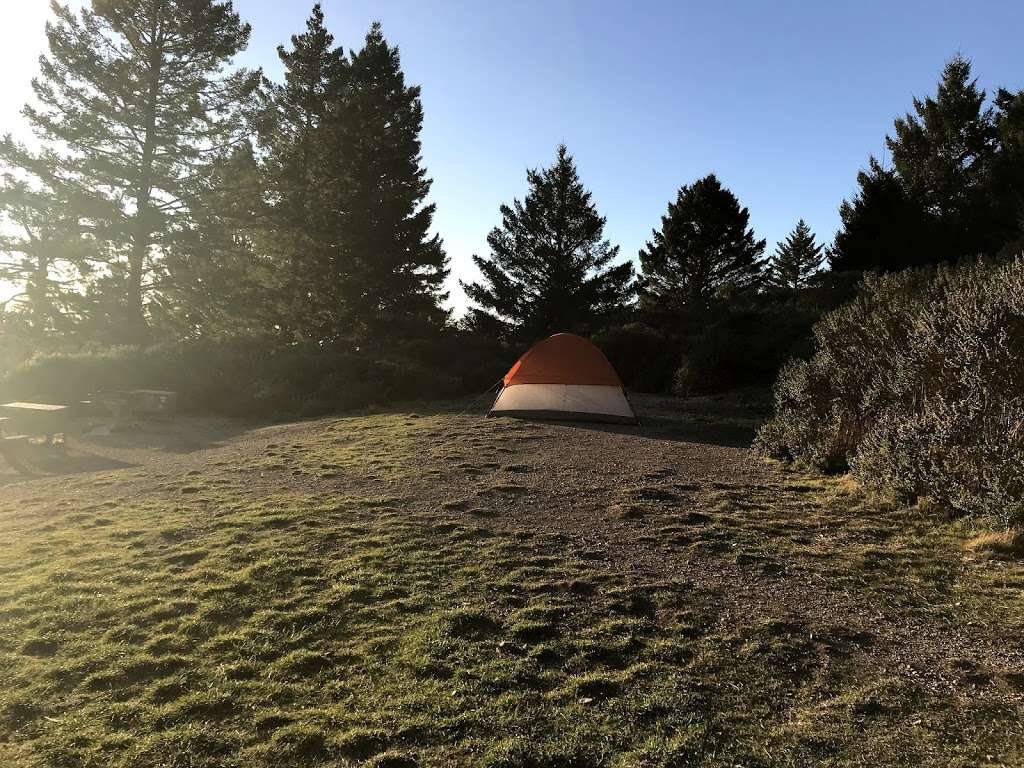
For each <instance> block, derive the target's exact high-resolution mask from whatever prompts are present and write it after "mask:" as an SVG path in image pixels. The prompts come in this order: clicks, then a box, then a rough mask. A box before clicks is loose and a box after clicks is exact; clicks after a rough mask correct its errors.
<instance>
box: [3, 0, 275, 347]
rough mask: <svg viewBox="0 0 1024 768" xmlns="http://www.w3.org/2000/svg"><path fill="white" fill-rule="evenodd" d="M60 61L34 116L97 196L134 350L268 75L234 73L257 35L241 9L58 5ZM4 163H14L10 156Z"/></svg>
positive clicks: (194, 2) (45, 77) (110, 285)
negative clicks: (170, 255)
mask: <svg viewBox="0 0 1024 768" xmlns="http://www.w3.org/2000/svg"><path fill="white" fill-rule="evenodd" d="M52 8H53V11H54V13H55V15H56V20H55V21H54V22H52V23H50V24H48V25H47V39H48V41H49V53H48V54H46V55H44V56H42V57H41V58H40V67H41V72H40V75H39V77H38V78H36V79H35V80H33V89H34V91H35V94H36V97H37V100H38V103H39V106H38V107H36V106H28V107H26V108H25V110H24V114H25V116H26V117H27V118H28V120H29V121H30V123H31V125H32V127H33V129H34V130H35V132H36V134H37V135H38V137H39V138H40V139H41V140H42V141H43V142H44V144H45V145H46V146H47V147H48V148H49V149H50V151H51V159H52V161H53V164H54V166H53V167H54V175H56V176H58V177H59V178H60V179H61V180H62V183H64V184H68V185H73V186H74V187H75V188H76V189H77V190H78V191H79V192H80V193H81V194H82V195H83V196H88V197H89V198H90V199H89V200H88V201H87V205H86V209H87V210H88V211H89V217H90V219H91V230H92V236H93V237H94V238H96V239H97V241H100V242H102V243H104V244H105V250H106V251H107V252H108V253H109V255H110V257H111V258H112V263H111V265H110V275H109V276H108V277H109V279H106V280H105V281H104V282H103V283H102V284H100V283H97V284H96V285H94V286H93V292H94V293H95V291H97V290H99V289H100V288H105V289H109V290H116V291H121V292H123V293H122V294H121V295H119V296H109V297H106V298H105V299H104V300H103V301H104V303H105V304H106V305H107V306H110V307H113V306H116V305H120V306H121V307H122V308H123V313H124V314H123V318H124V326H125V327H123V328H121V329H118V331H119V332H118V335H119V336H120V337H121V338H122V339H123V340H125V341H135V342H138V341H143V340H145V339H146V337H147V335H148V327H147V320H146V307H145V304H146V299H147V293H148V291H149V288H150V283H151V278H152V276H153V274H154V271H155V270H158V268H159V262H160V260H161V254H162V252H163V250H164V249H166V248H167V247H168V246H169V245H170V244H171V243H173V241H174V238H175V236H176V233H177V232H178V231H179V229H180V226H181V222H182V221H183V220H187V218H188V215H189V213H188V212H189V205H190V200H191V197H192V195H193V193H194V190H195V186H196V184H197V183H198V182H200V181H201V179H202V176H203V174H204V173H205V172H206V169H207V167H208V163H207V162H206V159H207V158H208V157H209V156H210V155H211V154H212V153H215V152H216V151H218V150H219V149H220V148H221V147H223V146H224V145H226V144H229V143H230V142H232V141H233V140H234V139H235V137H236V135H237V133H238V129H239V122H238V119H237V116H238V109H237V108H238V106H239V104H240V103H241V102H243V101H244V100H245V99H246V98H247V97H248V95H249V94H250V93H251V91H252V90H253V88H255V86H256V84H257V82H258V78H257V75H255V74H253V73H248V72H236V73H235V74H231V75H225V73H224V68H225V66H226V64H227V63H228V62H229V61H230V60H231V58H232V57H233V56H234V55H235V54H236V53H238V52H239V51H240V50H242V49H243V48H245V46H246V43H247V42H248V39H249V27H248V25H246V24H243V23H241V21H240V20H239V17H238V14H236V13H235V12H234V10H233V8H232V4H231V2H230V0H221V1H218V0H94V2H93V4H92V8H91V9H90V8H85V9H83V10H82V11H81V15H80V16H77V17H76V16H75V14H74V13H73V12H72V11H71V10H70V9H69V8H68V7H66V6H62V5H60V4H59V3H57V2H54V3H53V4H52ZM0 159H2V160H5V161H7V162H8V163H10V162H11V161H12V159H13V158H11V157H10V156H9V155H8V156H5V157H3V158H0Z"/></svg>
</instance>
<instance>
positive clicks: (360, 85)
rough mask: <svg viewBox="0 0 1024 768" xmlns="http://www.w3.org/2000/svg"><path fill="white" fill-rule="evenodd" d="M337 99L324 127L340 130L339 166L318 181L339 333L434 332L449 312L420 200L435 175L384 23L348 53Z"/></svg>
mask: <svg viewBox="0 0 1024 768" xmlns="http://www.w3.org/2000/svg"><path fill="white" fill-rule="evenodd" d="M343 105H344V108H343V110H341V111H340V112H339V113H337V114H335V115H332V116H331V118H330V119H331V121H332V123H333V124H331V125H328V130H333V131H335V132H336V135H338V136H340V137H341V149H340V158H341V162H342V164H343V167H344V173H339V174H337V175H336V177H335V179H334V182H335V183H333V184H328V185H325V187H324V189H323V193H324V196H325V198H326V200H327V206H328V207H329V208H333V209H335V210H338V211H339V212H340V214H341V216H340V223H341V227H342V238H341V240H340V242H338V244H337V247H338V254H337V260H338V262H339V268H338V274H339V278H338V279H339V287H340V291H339V294H340V295H339V299H338V301H339V304H341V305H343V307H344V311H345V318H346V320H347V322H345V323H344V324H343V325H341V326H339V327H337V328H336V329H335V335H336V337H337V338H339V339H345V338H347V339H349V340H352V341H354V342H355V343H356V344H357V345H359V344H361V343H363V342H365V341H367V340H373V339H381V338H416V337H421V336H423V335H424V334H430V333H432V332H435V331H437V330H439V329H440V328H442V327H443V325H444V323H445V322H446V320H447V312H446V311H445V310H443V309H442V308H441V302H442V301H443V300H444V299H445V298H446V294H444V293H443V291H442V286H443V283H444V280H445V278H446V277H447V275H448V267H447V263H448V260H447V257H446V255H445V252H444V247H443V245H442V242H441V239H440V237H439V236H437V235H430V234H429V232H430V227H431V222H432V220H433V216H434V205H433V204H432V203H431V204H426V203H425V202H424V201H425V199H426V197H427V194H428V193H429V191H430V186H431V180H430V179H429V178H428V177H427V173H426V169H425V168H424V167H423V161H422V157H421V154H420V137H419V134H420V129H421V127H422V125H423V106H422V104H421V102H420V88H419V86H408V85H406V84H405V76H404V74H403V73H402V68H401V60H400V58H399V55H398V49H397V48H393V47H390V46H389V45H388V44H387V41H386V40H385V39H384V35H383V33H382V32H381V27H380V24H376V23H375V24H374V25H373V27H372V28H371V29H370V32H369V33H368V34H367V35H366V40H365V43H364V45H363V48H362V49H361V50H360V51H358V52H356V53H355V54H353V55H352V58H351V64H350V67H349V70H348V74H347V82H346V87H345V91H344V101H343Z"/></svg>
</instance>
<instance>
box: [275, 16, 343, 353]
mask: <svg viewBox="0 0 1024 768" xmlns="http://www.w3.org/2000/svg"><path fill="white" fill-rule="evenodd" d="M277 55H278V57H279V58H280V60H281V63H282V64H283V65H284V70H285V71H284V82H283V83H281V84H279V85H269V86H268V91H269V106H270V109H269V111H268V114H267V115H266V119H265V120H264V121H263V123H262V130H261V132H260V133H261V137H260V138H261V144H262V148H263V156H264V168H265V176H266V185H267V188H268V193H269V197H270V202H271V206H270V210H269V213H268V218H267V234H266V237H265V239H264V243H265V245H266V246H267V247H268V248H269V249H270V250H271V251H272V253H273V258H274V260H275V261H276V262H277V263H278V265H279V266H280V268H281V269H282V271H283V272H284V275H285V278H284V280H283V282H282V285H281V286H280V288H281V295H280V296H279V302H278V324H279V326H280V327H281V329H282V330H283V331H284V332H285V334H286V335H287V336H289V337H291V338H294V339H296V340H307V341H320V340H322V339H324V338H325V337H329V336H331V335H333V334H334V333H335V332H336V329H337V328H338V326H339V325H340V324H341V322H342V321H341V320H339V315H340V314H341V311H342V308H341V306H340V297H339V295H338V292H337V286H338V283H339V281H341V280H342V279H343V278H344V273H345V270H344V263H343V254H342V252H341V247H340V240H341V238H342V234H341V231H340V229H339V228H340V224H341V219H342V216H343V214H344V211H343V210H342V209H341V208H340V207H339V201H338V196H337V194H336V191H337V190H338V189H344V188H345V187H346V185H347V181H346V179H347V170H346V168H345V166H344V160H345V158H344V156H343V146H342V140H341V138H340V137H339V135H338V131H337V130H335V128H336V126H337V125H338V124H339V123H340V122H341V121H343V120H344V117H345V112H346V110H345V104H344V102H345V87H346V83H347V70H348V61H347V59H346V57H345V53H344V50H343V49H342V48H341V46H335V45H334V37H333V36H332V35H331V34H330V33H329V32H328V31H327V28H326V26H325V25H324V14H323V10H322V9H321V7H320V4H319V3H317V4H316V5H314V6H313V10H312V12H311V13H310V16H309V19H308V20H307V21H306V31H305V32H303V33H302V34H299V35H293V36H292V38H291V48H290V49H286V48H285V47H284V46H278V49H277ZM331 190H333V191H335V194H331V193H330V191H331ZM332 203H334V204H333V205H332Z"/></svg>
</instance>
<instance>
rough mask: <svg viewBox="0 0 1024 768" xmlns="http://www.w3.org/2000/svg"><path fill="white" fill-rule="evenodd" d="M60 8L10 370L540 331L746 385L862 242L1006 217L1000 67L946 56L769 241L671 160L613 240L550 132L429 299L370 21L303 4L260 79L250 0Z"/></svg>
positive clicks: (267, 363)
mask: <svg viewBox="0 0 1024 768" xmlns="http://www.w3.org/2000/svg"><path fill="white" fill-rule="evenodd" d="M55 8H56V16H55V18H54V19H53V20H52V22H51V23H50V25H49V26H48V28H47V36H48V41H49V50H48V52H47V53H46V54H45V55H44V56H43V57H42V58H41V68H40V72H39V75H38V76H37V78H36V79H35V80H34V81H33V87H34V90H35V93H36V100H35V102H34V103H33V105H30V106H28V107H26V109H25V115H26V117H27V119H28V121H29V123H30V124H31V126H32V128H33V130H34V132H35V134H36V136H37V138H38V140H39V141H38V149H30V148H28V147H27V146H25V145H23V144H19V143H18V142H16V141H14V140H13V139H11V138H10V137H7V138H6V139H4V141H3V142H2V144H0V164H2V165H3V178H2V182H0V213H2V216H3V219H4V224H3V227H2V228H0V233H2V234H0V237H2V242H0V279H2V280H6V281H8V282H12V283H15V284H17V285H18V286H19V288H20V292H19V294H18V295H17V296H16V297H15V298H14V299H12V300H11V301H10V302H8V303H7V305H6V306H5V307H4V311H3V312H2V313H0V323H2V330H3V348H2V349H0V366H2V367H3V368H4V369H5V370H7V371H8V374H7V385H6V386H7V388H8V390H9V391H15V390H17V391H18V392H23V393H24V394H26V395H31V394H32V392H30V391H29V390H32V389H33V388H34V391H35V392H37V393H45V390H46V387H47V386H49V387H50V388H51V390H55V389H57V388H59V387H58V384H57V382H61V383H60V386H65V384H66V382H67V381H73V380H75V378H76V377H75V375H74V374H73V373H69V371H72V370H75V366H76V365H78V366H86V365H87V362H88V361H90V360H92V362H89V363H88V365H91V366H92V367H90V368H89V369H88V375H87V376H86V375H85V374H83V376H84V378H87V379H88V381H89V382H90V383H95V384H96V385H97V386H98V385H118V384H119V383H122V382H124V381H125V380H126V379H133V383H138V384H139V385H147V386H160V385H163V386H172V385H174V386H180V387H181V388H183V389H189V388H191V390H190V391H192V390H194V395H195V397H194V400H195V401H196V402H197V403H198V402H202V403H206V404H207V405H208V406H209V407H211V408H213V407H219V406H216V405H215V404H216V403H221V402H231V403H233V404H234V406H235V407H234V409H235V410H243V411H245V410H248V411H251V412H259V413H270V412H282V411H309V410H313V411H320V410H325V409H329V408H331V407H348V406H353V405H360V404H364V403H365V402H372V401H374V400H375V399H377V400H380V399H387V398H390V397H400V396H404V394H405V392H406V390H405V388H404V385H402V384H401V382H400V377H401V371H402V370H403V367H404V368H406V369H407V370H408V371H409V372H410V373H412V372H413V371H415V375H416V376H417V377H418V378H419V380H420V381H422V382H434V383H436V386H435V385H434V384H431V385H429V386H427V385H424V386H421V387H419V388H418V389H416V390H415V391H416V392H418V393H421V394H428V395H429V394H451V393H455V392H460V391H472V390H475V391H479V390H480V389H483V388H484V387H486V386H487V384H489V383H490V382H491V381H493V379H494V378H496V377H497V376H498V375H499V374H500V373H501V372H502V371H503V368H504V367H505V366H507V365H508V362H509V360H510V359H512V358H513V357H514V356H515V354H517V353H519V352H521V351H522V350H523V349H524V348H525V347H526V346H528V345H529V344H530V343H532V342H533V341H535V340H537V339H539V338H541V337H543V336H546V335H548V334H550V333H553V332H558V331H573V332H577V333H581V334H585V335H587V336H590V337H592V338H594V339H595V340H596V341H597V342H598V343H599V344H600V345H601V346H602V348H603V349H604V350H605V351H606V353H607V354H608V355H609V356H610V357H611V358H612V360H613V362H614V363H615V364H616V366H617V367H618V369H619V370H620V372H621V373H622V374H623V376H624V378H625V379H626V381H627V383H628V384H629V385H630V386H631V387H633V388H635V389H641V390H649V391H650V390H654V391H667V390H670V389H672V390H674V391H676V392H679V393H702V392H714V391H720V390H724V389H729V388H733V387H738V386H746V385H767V384H768V383H769V382H770V381H771V380H772V379H773V378H774V376H775V374H776V372H777V371H778V370H779V368H780V367H781V366H782V365H783V363H784V362H785V361H786V360H788V359H790V358H792V357H798V358H806V357H808V356H809V355H810V354H811V353H812V351H813V341H812V334H811V328H812V326H813V325H814V323H815V322H816V321H817V320H818V319H819V318H820V317H821V316H822V314H823V313H825V312H827V311H829V310H832V309H834V308H835V307H838V306H840V305H841V304H843V303H844V302H846V301H848V300H849V299H850V298H852V297H853V296H854V294H855V291H856V286H857V284H858V282H859V281H860V277H861V274H862V273H863V272H864V271H883V272H884V271H896V270H900V269H904V268H906V267H908V266H921V265H926V264H934V263H941V262H953V261H956V260H959V259H962V258H974V257H977V256H985V257H991V258H995V257H998V256H999V255H1000V254H1006V253H1011V252H1012V251H1013V250H1014V248H1019V246H1020V243H1021V242H1022V241H1024V203H1022V190H1024V92H1016V93H1014V92H1010V91H1007V90H1005V89H1000V90H999V91H998V92H997V93H996V95H995V98H994V99H993V100H992V101H991V103H990V102H989V100H988V99H987V97H986V95H985V93H984V92H983V91H981V90H980V89H979V88H978V87H977V84H976V82H975V81H974V80H973V79H972V78H971V74H970V65H969V64H968V62H967V61H965V60H964V59H962V58H959V57H957V58H955V59H953V60H952V61H951V62H950V63H949V64H948V65H947V66H946V68H945V70H944V71H943V74H942V79H941V81H940V84H939V88H938V92H937V93H936V95H935V96H933V97H929V98H926V99H922V100H917V101H915V102H914V112H913V114H908V115H906V116H905V117H902V118H900V119H898V120H896V123H895V129H894V135H893V136H892V137H889V138H888V144H889V149H890V152H891V155H892V164H891V167H889V166H886V165H883V164H882V163H880V162H878V161H877V160H875V159H874V158H870V159H869V162H868V164H867V165H868V168H867V170H866V171H864V172H862V173H861V174H860V176H859V177H858V182H859V190H858V192H857V194H856V195H855V196H854V197H853V199H851V200H849V201H846V202H844V203H843V204H842V206H841V209H840V211H841V217H842V223H843V226H842V230H841V231H840V232H839V233H838V234H837V236H836V238H835V241H834V242H833V243H831V244H828V245H827V246H826V244H825V243H823V242H820V241H819V240H818V239H817V238H816V236H815V235H814V233H812V232H811V231H810V228H809V227H808V226H807V224H806V223H805V222H803V221H802V220H801V221H799V222H797V223H796V224H795V226H794V228H793V231H792V232H791V234H790V235H789V236H788V237H787V238H786V239H785V240H784V241H783V242H781V243H779V244H778V245H777V246H776V247H775V248H774V249H773V251H772V252H770V253H769V252H768V248H767V243H766V242H765V241H764V240H763V239H759V238H758V237H757V236H756V234H755V233H754V232H753V230H752V228H751V226H750V221H749V218H750V216H749V212H748V210H747V209H746V208H745V207H743V205H742V204H741V203H740V201H739V200H738V199H737V198H736V196H735V195H734V194H733V193H732V192H731V191H730V190H729V189H728V188H727V187H726V186H724V185H723V184H722V183H721V181H720V180H719V179H718V178H717V177H716V176H715V175H713V174H712V175H708V176H706V177H704V178H700V179H697V180H695V181H692V182H691V183H688V184H685V185H683V186H682V187H681V188H680V190H679V192H678V195H677V196H676V198H675V199H674V200H672V201H670V202H669V204H668V206H667V210H666V211H665V213H664V215H663V216H662V218H661V221H660V224H659V225H658V226H657V227H656V228H655V229H654V230H653V232H652V235H651V239H650V241H649V242H648V243H647V245H646V246H645V247H644V248H643V249H642V250H641V252H640V254H639V259H638V261H639V270H635V269H634V267H633V263H632V262H630V261H624V260H623V259H622V255H621V254H620V253H619V249H618V247H617V246H615V245H614V244H612V243H610V242H609V241H608V240H607V238H605V236H604V228H605V219H604V217H603V216H602V215H601V213H600V211H599V209H598V206H597V204H596V203H595V201H594V200H593V199H592V196H591V194H590V193H589V191H588V190H587V189H586V186H585V185H584V183H583V182H582V181H581V179H580V177H579V173H578V171H577V168H576V166H575V163H574V161H573V158H572V156H571V155H570V153H569V151H568V150H567V149H566V148H565V147H560V148H559V149H558V151H557V155H556V157H555V159H554V161H553V163H552V164H551V165H550V166H549V167H546V168H540V169H537V170H532V171H529V172H528V174H527V191H526V194H525V196H524V197H523V198H522V199H515V200H513V201H512V202H511V203H510V204H508V205H504V206H502V207H501V209H500V211H499V216H500V220H499V223H498V226H496V227H495V228H494V230H493V231H492V232H491V233H490V235H489V236H488V238H487V243H488V246H489V252H488V253H486V254H483V255H479V256H475V257H474V259H475V261H476V264H477V266H478V267H479V271H480V277H479V279H478V280H476V281H472V282H468V283H464V284H463V287H464V289H465V291H466V293H467V295H468V297H469V299H470V300H471V302H472V308H471V309H470V311H469V312H468V313H467V315H466V316H465V317H463V318H460V319H458V320H454V319H453V318H452V317H451V316H450V314H449V313H448V312H447V311H446V310H445V308H444V304H445V301H446V298H447V297H446V296H445V294H444V292H443V291H444V289H443V283H444V281H445V279H446V277H447V275H448V262H447V258H446V254H445V251H444V247H443V243H442V242H441V240H440V238H439V237H438V236H436V235H432V234H431V222H432V216H433V213H434V208H433V205H432V204H430V203H428V202H427V200H428V194H429V190H430V179H429V178H428V177H427V173H426V169H425V168H424V165H423V161H422V157H421V148H420V138H419V134H420V128H421V125H422V120H423V109H422V105H421V103H420V98H419V95H420V91H419V87H418V86H413V85H409V84H407V83H406V82H405V78H404V75H403V72H402V69H401V62H400V59H399V55H398V50H397V49H396V48H394V47H393V46H391V45H389V44H388V42H387V41H386V40H385V38H384V36H383V33H382V30H381V28H380V26H379V25H374V26H373V27H372V28H371V30H370V31H369V33H368V34H367V35H366V38H365V40H364V41H363V43H362V46H361V47H360V48H359V49H350V50H346V49H344V48H343V47H342V46H340V45H337V44H336V43H335V41H334V39H333V37H332V35H331V33H330V32H329V31H328V29H327V28H326V26H325V21H324V17H323V14H322V12H321V9H320V7H319V6H314V8H313V10H312V13H311V15H310V17H309V19H308V21H307V24H306V29H305V31H304V32H303V33H302V34H298V35H295V36H293V37H292V38H291V40H290V42H289V43H288V44H287V45H283V46H281V47H280V48H279V49H278V55H279V57H280V60H281V62H282V65H283V69H284V75H283V78H282V80H281V81H280V82H271V81H270V80H268V79H267V78H266V77H264V76H263V75H262V73H260V72H254V71H247V70H241V69H237V68H234V67H233V65H232V62H233V60H234V58H235V56H236V55H237V54H238V53H239V52H240V51H242V50H243V49H244V48H245V46H246V45H247V43H248V38H249V32H250V30H249V27H248V25H247V24H245V23H244V22H243V21H242V20H241V19H240V18H239V16H238V14H237V13H235V11H234V10H233V8H232V4H231V3H230V2H228V1H226V0H187V2H186V0H162V1H161V2H154V3H134V2H128V1H127V0H107V2H104V3H95V4H93V6H92V8H87V9H84V10H82V11H81V12H80V13H78V14H74V13H72V12H71V11H70V10H68V9H66V8H63V7H61V6H59V5H58V6H55ZM26 361H28V362H26ZM97 361H100V362H97ZM102 361H106V363H104V364H101V362H102ZM114 361H121V362H120V363H118V362H114ZM124 361H134V362H132V363H131V364H127V363H125V362H124ZM168 361H173V362H168ZM93 363H95V365H93ZM185 365H187V366H188V370H189V372H190V376H191V378H189V377H188V376H182V375H177V376H176V375H174V371H176V370H180V367H181V366H185ZM176 366H178V367H176ZM104 371H107V372H108V373H107V374H106V378H104V373H103V372H104ZM140 372H142V373H140ZM140 376H141V377H142V380H139V377H140ZM79 378H80V379H82V377H79ZM82 380H84V379H82ZM356 382H358V384H359V386H356ZM375 382H378V384H375ZM232 388H234V389H235V390H236V391H234V392H233V391H232ZM342 390H344V391H345V393H344V394H343V393H342ZM332 392H333V393H335V394H333V395H332ZM353 392H356V393H359V396H358V397H354V396H353V394H352V393H353ZM55 396H56V395H55Z"/></svg>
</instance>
